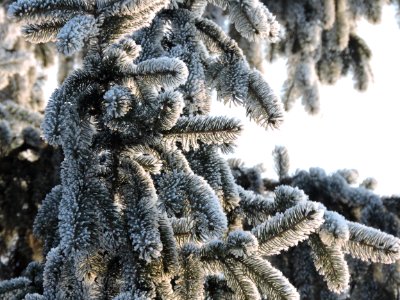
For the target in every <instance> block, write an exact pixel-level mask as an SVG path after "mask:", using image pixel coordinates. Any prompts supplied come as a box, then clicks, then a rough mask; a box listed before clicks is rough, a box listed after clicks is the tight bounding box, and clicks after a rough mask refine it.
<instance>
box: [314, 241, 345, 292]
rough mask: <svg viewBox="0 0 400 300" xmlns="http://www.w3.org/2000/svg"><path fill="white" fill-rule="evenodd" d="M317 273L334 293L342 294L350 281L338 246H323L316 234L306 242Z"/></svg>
mask: <svg viewBox="0 0 400 300" xmlns="http://www.w3.org/2000/svg"><path fill="white" fill-rule="evenodd" d="M308 243H309V245H310V246H311V249H312V250H313V251H312V256H313V260H314V264H315V267H316V269H317V271H318V273H319V274H320V275H321V276H323V277H324V280H325V281H326V283H327V285H328V288H329V289H330V290H331V291H333V292H335V293H341V292H344V291H345V290H346V289H347V288H348V286H349V281H350V274H349V268H348V266H347V263H346V261H345V259H344V254H343V252H342V251H341V249H340V245H329V246H327V245H325V244H324V243H323V242H322V241H321V239H320V238H319V237H318V235H316V234H312V235H311V236H310V238H309V240H308Z"/></svg>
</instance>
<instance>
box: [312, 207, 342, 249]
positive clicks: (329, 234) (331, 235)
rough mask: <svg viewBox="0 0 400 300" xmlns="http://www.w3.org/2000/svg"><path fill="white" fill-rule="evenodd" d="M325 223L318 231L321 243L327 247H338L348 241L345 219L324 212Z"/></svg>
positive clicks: (330, 212)
mask: <svg viewBox="0 0 400 300" xmlns="http://www.w3.org/2000/svg"><path fill="white" fill-rule="evenodd" d="M324 219H325V222H324V224H322V226H321V228H320V230H319V233H318V234H319V237H320V239H321V241H322V242H323V243H324V244H325V245H327V246H331V245H332V246H340V245H342V244H343V243H345V242H346V241H348V240H349V235H350V233H349V228H348V226H347V221H346V219H345V218H344V217H343V216H341V215H339V214H338V213H336V212H333V211H329V210H325V213H324Z"/></svg>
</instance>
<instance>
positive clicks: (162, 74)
mask: <svg viewBox="0 0 400 300" xmlns="http://www.w3.org/2000/svg"><path fill="white" fill-rule="evenodd" d="M128 75H129V76H132V77H136V78H137V80H139V81H142V82H144V83H146V84H150V85H159V86H163V87H168V88H174V87H178V86H180V85H181V84H183V83H184V82H185V81H186V79H187V77H188V69H187V67H186V66H185V64H184V63H183V62H182V61H180V60H179V59H175V58H167V57H160V58H152V59H148V60H145V61H143V62H141V63H139V64H137V66H134V67H133V68H132V70H128Z"/></svg>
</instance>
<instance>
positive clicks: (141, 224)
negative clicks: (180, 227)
mask: <svg viewBox="0 0 400 300" xmlns="http://www.w3.org/2000/svg"><path fill="white" fill-rule="evenodd" d="M119 180H120V181H121V186H120V188H119V190H120V193H121V197H122V201H123V204H124V215H125V218H126V223H127V226H128V230H129V236H130V239H131V243H132V246H133V249H134V250H135V251H137V252H138V254H139V257H140V258H141V259H143V260H145V261H146V262H151V261H152V260H153V259H156V258H158V257H159V256H160V255H161V250H162V244H161V241H160V232H159V225H158V222H159V216H158V215H159V213H158V211H157V207H156V202H157V194H156V190H155V188H154V185H153V181H152V179H151V177H150V175H149V174H148V173H146V172H145V170H144V169H143V168H142V167H141V166H140V165H139V164H138V163H136V162H135V161H130V160H128V159H123V160H122V166H121V168H120V171H119Z"/></svg>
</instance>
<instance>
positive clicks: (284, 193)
mask: <svg viewBox="0 0 400 300" xmlns="http://www.w3.org/2000/svg"><path fill="white" fill-rule="evenodd" d="M274 193H275V201H274V205H275V211H276V212H283V211H285V210H287V209H288V208H291V207H292V206H295V205H297V204H301V203H304V202H306V201H308V196H307V195H306V194H304V192H303V191H302V190H300V189H299V188H297V187H291V186H289V185H280V186H278V187H277V188H275V190H274Z"/></svg>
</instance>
